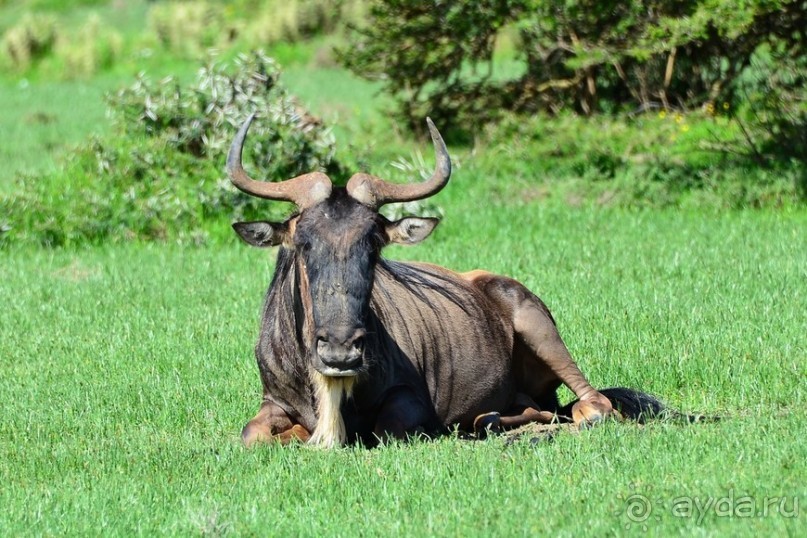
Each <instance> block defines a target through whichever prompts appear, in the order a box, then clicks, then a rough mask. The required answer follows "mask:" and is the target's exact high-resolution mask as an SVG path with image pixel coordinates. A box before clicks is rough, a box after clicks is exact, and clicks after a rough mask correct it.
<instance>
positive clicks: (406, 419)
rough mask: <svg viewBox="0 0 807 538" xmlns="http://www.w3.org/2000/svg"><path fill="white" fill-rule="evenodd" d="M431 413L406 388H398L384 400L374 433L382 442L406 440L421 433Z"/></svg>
mask: <svg viewBox="0 0 807 538" xmlns="http://www.w3.org/2000/svg"><path fill="white" fill-rule="evenodd" d="M429 417H430V415H429V411H428V409H427V408H426V406H425V405H423V403H422V402H421V401H420V399H418V397H417V396H416V395H415V394H414V393H413V392H412V390H410V389H409V388H406V387H396V388H395V389H393V390H392V391H391V392H390V393H389V394H387V396H386V398H385V399H384V403H383V404H382V405H381V409H380V410H379V413H378V418H377V419H376V424H375V428H374V430H373V433H374V434H375V436H376V437H377V438H379V439H381V440H383V439H386V438H390V437H391V438H394V439H405V438H406V437H407V436H409V435H412V434H415V433H418V432H421V431H423V430H424V428H425V426H426V425H427V424H428V421H429Z"/></svg>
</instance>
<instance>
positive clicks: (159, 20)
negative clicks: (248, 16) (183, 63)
mask: <svg viewBox="0 0 807 538" xmlns="http://www.w3.org/2000/svg"><path fill="white" fill-rule="evenodd" d="M148 26H149V29H150V30H151V31H152V32H153V33H154V35H155V36H156V37H157V40H158V41H159V43H160V45H162V47H163V48H165V49H167V50H169V51H171V52H172V53H174V54H179V55H183V56H190V57H195V56H200V55H202V54H203V53H204V51H205V50H207V49H208V48H210V47H213V46H215V45H217V44H218V43H217V42H218V41H219V40H220V39H222V36H226V35H227V34H228V33H227V32H225V31H224V13H223V10H222V9H221V7H220V6H218V5H216V4H213V3H209V2H204V1H185V2H160V3H156V4H154V6H152V7H151V8H150V9H149V12H148Z"/></svg>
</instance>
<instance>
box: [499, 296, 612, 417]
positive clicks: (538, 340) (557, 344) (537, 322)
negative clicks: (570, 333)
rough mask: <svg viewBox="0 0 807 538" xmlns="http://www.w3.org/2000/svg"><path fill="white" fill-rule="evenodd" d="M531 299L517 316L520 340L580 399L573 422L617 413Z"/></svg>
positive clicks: (545, 312)
mask: <svg viewBox="0 0 807 538" xmlns="http://www.w3.org/2000/svg"><path fill="white" fill-rule="evenodd" d="M530 295H531V296H528V297H526V298H525V299H524V300H523V301H521V303H520V304H519V305H518V307H517V308H516V310H515V312H514V316H513V321H514V327H515V330H516V333H517V335H518V337H519V338H520V339H521V341H522V342H523V343H524V345H525V346H526V348H527V349H528V350H529V351H530V352H531V354H532V355H533V358H534V359H535V360H538V361H540V362H541V363H543V365H544V366H546V367H548V369H549V370H550V371H551V372H552V373H553V374H554V375H555V376H557V378H558V379H559V380H560V381H562V382H563V383H564V384H565V385H566V386H567V387H569V389H571V391H572V392H573V393H574V394H575V396H577V397H578V398H579V400H580V401H579V402H577V403H576V404H575V405H574V406H573V407H572V418H573V419H574V422H575V423H576V424H580V423H585V422H596V421H598V420H602V419H603V418H605V417H606V416H608V415H610V414H611V413H612V412H613V406H612V405H611V402H610V401H609V400H608V398H606V397H605V396H603V395H602V394H600V392H599V391H597V390H596V389H595V388H594V387H592V386H591V384H590V383H589V382H588V380H587V379H586V377H585V376H584V375H583V372H581V371H580V368H578V367H577V364H576V363H575V362H574V360H573V359H572V356H571V354H570V353H569V350H568V349H567V348H566V344H564V342H563V340H562V339H561V337H560V334H558V330H557V328H556V327H555V323H554V322H553V320H552V318H551V317H550V316H549V311H548V310H547V309H546V307H545V306H544V305H543V303H541V302H540V300H539V299H538V298H537V297H535V296H532V294H530ZM535 370H536V371H541V370H544V369H543V368H536V369H535ZM527 375H529V374H527ZM527 384H528V385H529V384H530V383H527Z"/></svg>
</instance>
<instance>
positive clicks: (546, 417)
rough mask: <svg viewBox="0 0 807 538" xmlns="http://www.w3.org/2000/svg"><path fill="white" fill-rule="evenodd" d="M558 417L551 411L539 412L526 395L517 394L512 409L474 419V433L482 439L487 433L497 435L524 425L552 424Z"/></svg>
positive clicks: (537, 407) (535, 404)
mask: <svg viewBox="0 0 807 538" xmlns="http://www.w3.org/2000/svg"><path fill="white" fill-rule="evenodd" d="M558 420H559V417H558V416H557V415H556V414H555V413H554V412H552V411H541V410H540V408H539V406H538V404H537V403H535V402H534V401H533V400H532V398H530V397H529V396H527V395H526V394H520V393H519V394H517V395H516V399H515V403H514V404H513V407H512V408H511V409H509V410H508V411H507V412H506V413H504V414H502V413H496V412H493V413H485V414H483V415H479V416H478V417H476V418H475V419H474V433H476V434H477V436H479V437H484V436H485V433H486V432H488V431H491V432H494V433H499V432H503V431H505V430H512V429H513V428H518V427H520V426H524V425H526V424H532V423H535V424H552V423H553V422H557V421H558Z"/></svg>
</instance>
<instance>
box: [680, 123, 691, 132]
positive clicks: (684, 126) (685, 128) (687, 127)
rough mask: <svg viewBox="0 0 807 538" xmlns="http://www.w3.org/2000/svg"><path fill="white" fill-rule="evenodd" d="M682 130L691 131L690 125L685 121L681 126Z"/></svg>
mask: <svg viewBox="0 0 807 538" xmlns="http://www.w3.org/2000/svg"><path fill="white" fill-rule="evenodd" d="M681 131H683V132H687V131H689V125H687V124H686V123H685V124H683V125H682V126H681Z"/></svg>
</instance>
